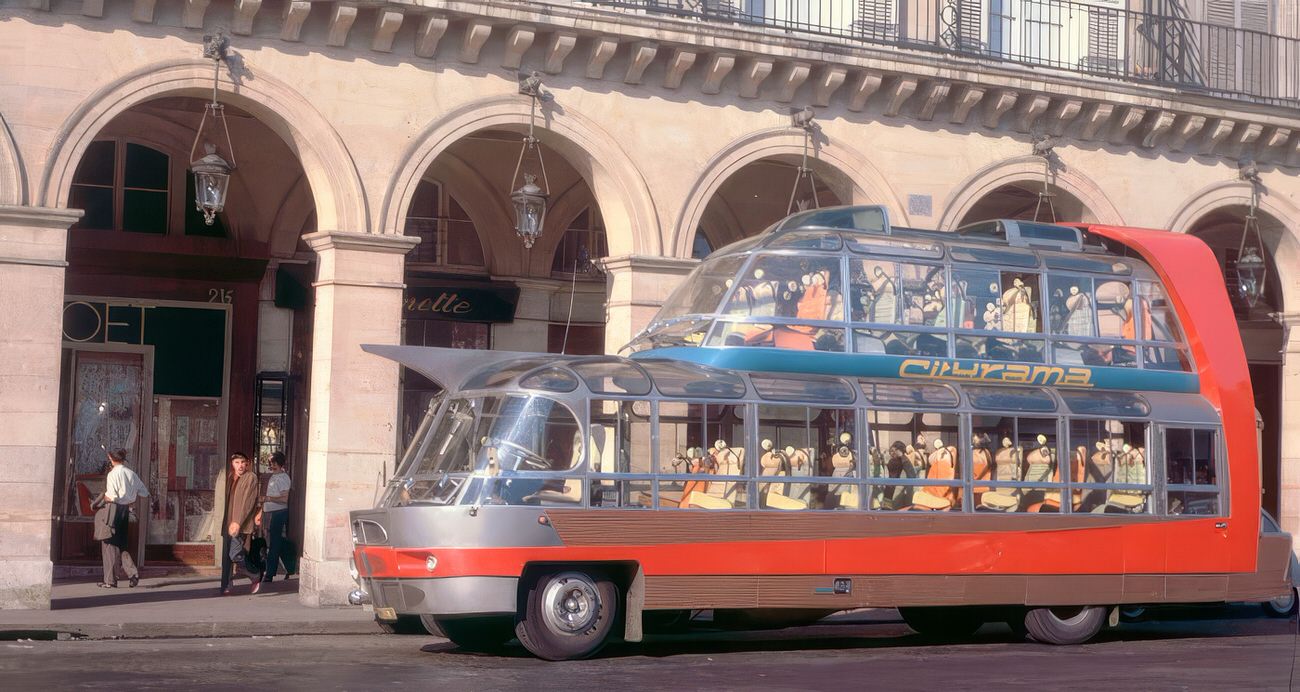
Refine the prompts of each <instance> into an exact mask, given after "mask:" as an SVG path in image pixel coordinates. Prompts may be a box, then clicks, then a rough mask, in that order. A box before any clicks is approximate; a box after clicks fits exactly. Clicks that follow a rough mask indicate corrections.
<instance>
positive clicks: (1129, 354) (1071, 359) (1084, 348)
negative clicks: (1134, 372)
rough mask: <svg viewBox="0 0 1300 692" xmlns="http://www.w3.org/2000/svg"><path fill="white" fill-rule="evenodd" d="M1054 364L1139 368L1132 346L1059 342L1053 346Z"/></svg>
mask: <svg viewBox="0 0 1300 692" xmlns="http://www.w3.org/2000/svg"><path fill="white" fill-rule="evenodd" d="M1052 362H1053V363H1057V364H1059V365H1087V366H1093V367H1120V368H1132V367H1137V360H1136V359H1135V358H1133V347H1132V346H1117V345H1113V344H1098V343H1086V344H1085V343H1073V342H1069V341H1057V342H1055V343H1053V344H1052Z"/></svg>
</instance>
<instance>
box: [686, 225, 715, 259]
mask: <svg viewBox="0 0 1300 692" xmlns="http://www.w3.org/2000/svg"><path fill="white" fill-rule="evenodd" d="M715 247H717V246H715V245H714V244H713V241H712V240H711V239H710V238H709V234H708V233H707V232H706V231H705V230H704V227H703V226H700V227H699V228H698V229H696V230H695V241H694V242H693V243H691V259H698V260H702V259H704V258H705V257H708V256H709V255H711V254H713V250H714V248H715Z"/></svg>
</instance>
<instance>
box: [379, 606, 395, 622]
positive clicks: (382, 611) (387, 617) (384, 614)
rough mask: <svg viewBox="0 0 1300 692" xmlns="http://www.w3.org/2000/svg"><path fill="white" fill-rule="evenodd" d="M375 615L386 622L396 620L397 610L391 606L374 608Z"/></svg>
mask: <svg viewBox="0 0 1300 692" xmlns="http://www.w3.org/2000/svg"><path fill="white" fill-rule="evenodd" d="M375 617H377V618H379V619H380V620H384V621H386V622H393V621H395V620H397V611H396V610H394V609H393V608H375Z"/></svg>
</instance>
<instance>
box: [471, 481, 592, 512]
mask: <svg viewBox="0 0 1300 692" xmlns="http://www.w3.org/2000/svg"><path fill="white" fill-rule="evenodd" d="M471 482H473V483H475V485H476V486H478V487H474V488H471V492H472V491H473V490H478V489H479V488H481V490H480V492H481V493H482V494H481V495H480V497H479V502H480V503H481V504H484V505H530V506H541V507H575V506H579V505H582V503H583V492H582V478H580V477H573V478H528V477H524V478H510V479H505V478H491V479H473V481H471ZM469 501H470V500H469V499H468V498H467V499H466V500H462V502H461V504H465V503H466V502H469Z"/></svg>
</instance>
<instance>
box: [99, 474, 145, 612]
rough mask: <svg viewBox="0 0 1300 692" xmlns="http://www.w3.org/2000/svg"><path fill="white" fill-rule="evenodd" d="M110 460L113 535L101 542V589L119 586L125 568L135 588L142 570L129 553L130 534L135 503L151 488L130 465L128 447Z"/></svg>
mask: <svg viewBox="0 0 1300 692" xmlns="http://www.w3.org/2000/svg"><path fill="white" fill-rule="evenodd" d="M108 461H109V463H110V464H112V466H113V468H112V470H110V471H109V472H108V478H106V479H105V483H104V495H103V499H104V501H105V502H107V503H109V523H110V524H111V525H112V527H113V535H112V536H110V537H108V538H106V539H104V540H103V541H101V543H100V546H101V547H100V554H101V555H102V557H103V558H104V580H103V581H101V582H100V583H99V586H100V588H104V589H114V588H117V570H118V569H119V568H121V569H123V570H125V572H126V576H127V579H128V583H129V584H130V585H131V587H132V588H134V587H135V585H136V584H139V583H140V571H139V570H137V569H136V567H135V560H133V559H131V553H129V552H127V542H128V540H129V538H130V536H129V535H128V534H129V533H130V530H131V505H133V504H135V501H136V500H138V499H140V498H142V497H148V496H149V489H148V488H146V487H145V485H144V481H141V480H140V476H138V475H136V473H135V471H132V470H131V469H130V468H127V465H126V450H125V449H119V450H116V451H113V452H109V453H108Z"/></svg>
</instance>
